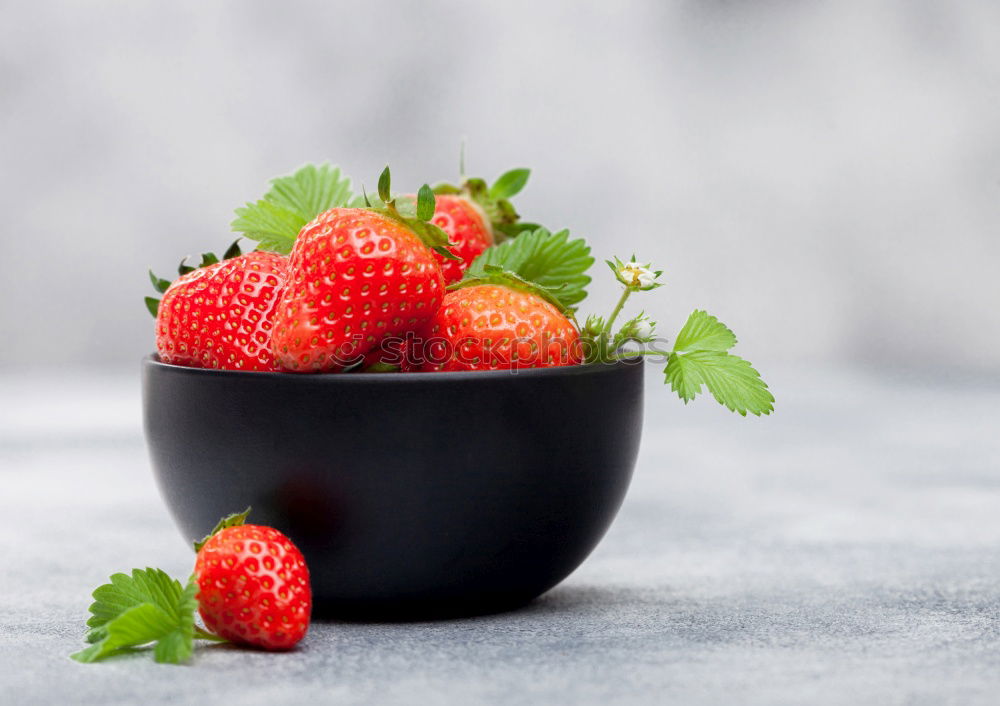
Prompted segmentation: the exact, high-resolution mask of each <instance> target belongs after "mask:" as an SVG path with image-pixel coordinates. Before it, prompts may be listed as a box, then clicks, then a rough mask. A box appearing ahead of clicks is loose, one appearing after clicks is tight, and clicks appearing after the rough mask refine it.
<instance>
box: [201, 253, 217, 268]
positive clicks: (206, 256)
mask: <svg viewBox="0 0 1000 706" xmlns="http://www.w3.org/2000/svg"><path fill="white" fill-rule="evenodd" d="M218 263H219V258H218V257H217V256H216V254H215V253H214V252H203V253H202V254H201V264H200V265H198V267H208V266H209V265H217V264H218Z"/></svg>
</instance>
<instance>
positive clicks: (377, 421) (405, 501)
mask: <svg viewBox="0 0 1000 706" xmlns="http://www.w3.org/2000/svg"><path fill="white" fill-rule="evenodd" d="M643 367H644V366H643V365H642V364H640V363H636V362H618V363H615V364H610V365H607V364H605V365H602V364H595V365H578V366H569V367H557V368H542V369H532V370H521V371H517V372H516V373H515V372H510V371H489V372H464V373H463V372H458V373H405V374H402V373H399V374H393V373H360V374H355V373H351V374H341V375H329V374H328V375H302V374H289V373H247V372H233V371H218V370H204V369H196V368H184V367H179V366H174V365H167V364H164V363H161V362H159V361H158V359H157V358H156V356H150V357H148V358H146V359H145V360H144V361H143V384H142V388H143V413H144V424H145V432H146V440H147V444H148V446H149V453H150V457H151V461H152V466H153V471H154V473H155V475H156V479H157V482H158V484H159V487H160V490H161V492H162V494H163V497H164V499H165V500H166V503H167V506H168V507H169V509H170V512H171V514H172V515H173V517H174V519H175V520H176V522H177V524H178V526H179V527H180V530H181V532H182V534H183V535H184V538H185V539H188V540H191V539H195V538H199V537H202V536H203V535H205V534H206V533H207V532H208V531H210V530H211V529H212V527H213V526H214V525H215V523H216V521H217V520H218V519H219V518H220V517H222V516H224V515H227V514H229V513H232V512H237V511H239V510H242V509H244V508H246V507H247V506H252V508H253V512H252V514H251V516H250V521H251V522H254V523H256V524H264V525H270V526H273V527H276V528H277V529H279V530H281V531H282V532H285V533H286V534H288V535H289V536H290V537H291V538H292V540H293V541H294V542H295V543H296V544H297V545H298V546H299V548H300V549H301V550H302V552H303V553H304V555H305V557H306V561H307V563H308V565H309V570H310V573H311V578H312V587H313V594H314V600H315V605H316V610H317V613H318V614H320V615H329V616H333V617H341V618H348V619H350V618H355V619H369V618H388V619H414V618H428V617H450V616H460V615H473V614H478V613H486V612H494V611H499V610H505V609H510V608H514V607H517V606H519V605H522V604H524V603H526V602H528V601H530V600H531V599H533V598H535V597H536V596H538V595H540V594H542V593H544V592H545V591H547V590H548V589H550V588H552V587H553V586H555V585H556V584H558V583H559V582H560V581H562V580H563V579H564V578H566V576H568V575H569V574H570V573H571V572H572V571H573V570H574V569H576V568H577V567H578V566H579V565H580V564H581V563H582V562H583V560H584V559H585V558H586V557H587V556H588V555H589V554H590V552H591V551H592V550H593V549H594V547H595V546H596V545H597V543H598V542H599V541H600V539H601V537H602V536H603V535H604V533H605V531H606V530H607V529H608V527H609V526H610V524H611V522H612V520H613V519H614V517H615V514H616V513H617V511H618V508H619V507H620V505H621V503H622V500H623V499H624V497H625V492H626V490H627V489H628V485H629V481H630V480H631V476H632V469H633V467H634V465H635V460H636V455H637V453H638V449H639V438H640V434H641V429H642V378H643V372H642V371H643Z"/></svg>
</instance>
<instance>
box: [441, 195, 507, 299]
mask: <svg viewBox="0 0 1000 706" xmlns="http://www.w3.org/2000/svg"><path fill="white" fill-rule="evenodd" d="M431 222H432V223H433V224H434V225H436V226H438V227H439V228H440V229H441V230H443V231H444V232H445V233H447V234H448V240H449V241H450V242H451V243H452V245H450V246H449V248H448V249H449V250H451V252H452V253H453V254H454V255H456V256H458V257H459V258H461V259H460V260H450V259H448V258H446V257H444V256H443V255H437V254H436V255H435V256H436V257H437V260H438V262H439V263H440V264H441V271H442V272H443V273H444V279H445V282H446V283H447V284H451V283H452V282H457V281H458V280H460V279H462V274H463V273H464V272H465V270H466V268H467V267H468V266H469V265H470V264H471V263H472V261H473V260H475V259H476V258H477V257H479V255H480V254H481V253H482V252H483V250H485V249H486V248H488V247H489V246H491V245H493V229H492V228H491V227H490V225H489V224H488V222H487V221H486V214H485V212H484V211H483V210H482V208H481V207H480V206H479V205H477V204H476V203H475V202H474V201H472V200H471V199H469V198H466V197H465V196H455V195H448V194H443V195H440V196H438V197H437V202H436V204H435V208H434V217H433V218H431Z"/></svg>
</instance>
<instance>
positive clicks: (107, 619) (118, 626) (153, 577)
mask: <svg viewBox="0 0 1000 706" xmlns="http://www.w3.org/2000/svg"><path fill="white" fill-rule="evenodd" d="M195 592H196V586H195V584H194V581H193V580H190V581H188V583H187V585H186V586H181V584H180V582H179V581H177V580H175V579H171V578H170V577H169V576H167V574H166V573H164V572H163V571H161V570H159V569H134V570H133V571H132V574H131V575H126V574H114V575H113V576H112V577H111V583H107V584H104V585H102V586H99V587H98V588H97V589H96V590H95V591H94V599H95V600H94V603H93V605H91V606H90V613H91V617H90V619H89V620H88V621H87V625H88V626H89V627H90V631H89V633H88V634H87V637H86V639H87V641H88V642H90V643H91V645H90V647H87V648H86V649H84V650H81V651H80V652H77V653H75V654H73V655H71V656H72V658H73V659H75V660H77V661H78V662H95V661H97V660H99V659H103V658H104V657H107V656H109V655H112V654H116V653H118V652H121V651H123V650H126V649H128V648H133V647H139V646H142V645H145V644H148V643H151V642H156V643H157V644H156V647H155V649H154V651H153V655H154V657H155V659H156V661H157V662H171V663H175V664H176V663H178V662H182V661H184V660H186V659H187V658H188V657H190V656H191V652H192V649H193V641H194V631H195V627H194V613H195V610H197V607H198V603H197V600H196V599H195Z"/></svg>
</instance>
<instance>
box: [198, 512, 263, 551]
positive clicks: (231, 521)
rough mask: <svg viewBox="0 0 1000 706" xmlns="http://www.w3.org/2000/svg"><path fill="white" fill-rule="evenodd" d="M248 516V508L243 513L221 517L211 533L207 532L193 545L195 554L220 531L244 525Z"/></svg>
mask: <svg viewBox="0 0 1000 706" xmlns="http://www.w3.org/2000/svg"><path fill="white" fill-rule="evenodd" d="M249 514H250V508H249V507H248V508H247V509H246V510H244V511H243V512H234V513H233V514H232V515H227V516H226V517H223V518H222V519H221V520H219V522H218V523H217V524H216V525H215V527H214V528H213V529H212V531H211V532H209V533H208V534H206V535H205V536H204V537H202V538H201V539H200V540H198V541H197V542H195V543H194V550H195V552H200V551H201V548H202V547H203V546H205V542H207V541H208V540H210V539H211V538H212V537H214V536H215V535H217V534H218V533H219V532H221V531H222V530H224V529H226V528H228V527H239V526H240V525H245V524H246V521H247V516H248V515H249Z"/></svg>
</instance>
